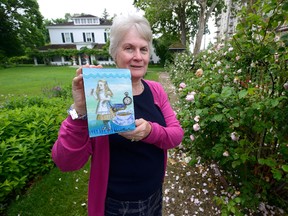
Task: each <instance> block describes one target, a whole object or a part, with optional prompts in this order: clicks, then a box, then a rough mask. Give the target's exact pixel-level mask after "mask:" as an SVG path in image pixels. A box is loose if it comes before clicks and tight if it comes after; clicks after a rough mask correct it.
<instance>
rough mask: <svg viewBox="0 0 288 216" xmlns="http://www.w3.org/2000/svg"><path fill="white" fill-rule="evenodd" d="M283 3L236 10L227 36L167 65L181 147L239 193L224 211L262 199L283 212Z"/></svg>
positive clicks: (286, 141) (287, 173) (286, 179)
mask: <svg viewBox="0 0 288 216" xmlns="http://www.w3.org/2000/svg"><path fill="white" fill-rule="evenodd" d="M287 6H288V5H287V3H286V4H284V3H281V4H280V3H279V2H276V1H272V2H270V3H269V4H268V1H265V2H263V1H258V2H257V3H255V4H254V5H253V8H252V9H253V12H254V13H248V12H247V10H246V9H243V11H241V14H242V16H241V17H240V19H243V22H242V23H240V24H239V25H238V27H237V34H236V35H234V37H233V39H232V40H231V41H229V42H228V43H227V44H219V45H218V46H217V47H214V48H212V49H210V50H208V51H205V52H202V53H201V54H200V55H199V56H197V57H196V58H194V57H193V56H191V55H188V54H182V55H178V56H177V58H176V59H175V62H174V65H171V66H170V68H169V71H170V74H171V77H172V80H173V82H174V84H175V85H176V86H179V94H180V97H181V100H180V106H179V107H181V110H180V112H179V113H178V116H179V119H180V121H181V123H182V126H183V127H184V129H185V131H186V135H185V139H184V142H183V144H184V146H185V147H186V149H187V150H188V151H189V152H196V153H197V154H198V155H200V156H201V157H202V158H203V159H206V160H208V161H212V162H213V163H217V164H219V166H220V167H221V168H222V169H223V170H224V176H225V177H226V179H227V180H228V181H229V182H230V183H231V185H233V186H234V187H232V188H231V192H232V193H233V194H235V192H237V196H236V198H235V197H234V201H233V200H232V201H231V202H233V205H232V204H231V203H230V204H231V205H230V207H229V210H227V209H226V210H227V212H232V213H235V212H238V213H237V214H241V213H240V211H238V210H237V211H236V209H235V208H236V207H237V206H238V207H239V205H241V206H242V207H243V208H241V209H245V207H248V208H256V207H258V205H259V203H260V202H270V203H272V204H276V205H278V206H280V207H282V208H284V209H285V210H286V211H287V210H288V209H287V206H288V205H287V204H288V196H287V194H288V164H287V161H288V148H287V147H288V135H287V131H288V125H287V119H288V74H287V57H288V54H287V50H286V48H285V47H287V45H288V34H283V35H280V33H277V32H276V30H275V29H276V28H278V25H279V23H280V24H281V23H283V22H284V21H285V17H287ZM218 201H219V199H218ZM218 203H219V204H222V205H223V206H222V207H223V208H227V206H229V205H227V203H226V202H220V201H219V202H218ZM232 207H233V208H232ZM232 209H233V210H232ZM242 213H243V212H242Z"/></svg>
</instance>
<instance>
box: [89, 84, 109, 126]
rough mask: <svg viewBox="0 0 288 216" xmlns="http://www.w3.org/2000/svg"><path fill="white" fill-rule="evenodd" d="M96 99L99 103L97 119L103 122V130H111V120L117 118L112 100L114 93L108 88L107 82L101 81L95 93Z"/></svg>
mask: <svg viewBox="0 0 288 216" xmlns="http://www.w3.org/2000/svg"><path fill="white" fill-rule="evenodd" d="M92 94H93V96H94V98H95V99H96V100H97V101H98V104H97V107H96V119H97V120H100V121H103V125H104V126H103V130H110V129H111V125H110V120H111V119H113V118H114V117H115V113H114V112H113V111H112V107H111V103H110V101H111V98H112V97H113V92H112V91H111V89H110V88H109V86H108V83H107V81H106V80H99V81H98V83H97V86H96V91H95V93H93V92H92Z"/></svg>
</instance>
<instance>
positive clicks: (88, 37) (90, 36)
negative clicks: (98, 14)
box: [83, 32, 95, 42]
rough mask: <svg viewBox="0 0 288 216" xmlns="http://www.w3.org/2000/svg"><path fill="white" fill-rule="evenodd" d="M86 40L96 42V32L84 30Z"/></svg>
mask: <svg viewBox="0 0 288 216" xmlns="http://www.w3.org/2000/svg"><path fill="white" fill-rule="evenodd" d="M83 41H84V42H95V36H94V32H83Z"/></svg>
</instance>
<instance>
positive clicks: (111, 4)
mask: <svg viewBox="0 0 288 216" xmlns="http://www.w3.org/2000/svg"><path fill="white" fill-rule="evenodd" d="M133 1H134V0H37V2H38V4H39V9H40V12H41V14H42V16H44V18H45V19H57V18H65V14H66V13H70V14H75V13H85V14H91V15H94V16H98V17H102V15H103V12H104V9H105V8H106V10H107V12H108V14H109V16H110V17H113V16H114V15H115V14H117V15H118V14H121V13H124V14H126V13H139V12H138V11H137V9H136V8H135V7H134V6H133ZM140 13H141V12H140ZM142 14H143V13H142ZM209 29H210V31H211V33H212V34H210V35H207V36H206V38H205V39H204V37H203V41H204V40H205V42H206V46H207V44H208V43H209V42H210V41H211V42H213V41H214V39H213V37H214V34H213V33H214V32H215V30H216V29H215V27H214V23H213V22H211V21H210V22H209ZM203 41H202V46H201V47H202V48H203V46H204V42H203Z"/></svg>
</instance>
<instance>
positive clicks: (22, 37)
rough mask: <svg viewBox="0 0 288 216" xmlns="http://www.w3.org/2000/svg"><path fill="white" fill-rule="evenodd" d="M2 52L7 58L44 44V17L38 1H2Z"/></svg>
mask: <svg viewBox="0 0 288 216" xmlns="http://www.w3.org/2000/svg"><path fill="white" fill-rule="evenodd" d="M0 21H1V27H0V52H1V53H2V54H3V55H4V56H7V57H11V56H16V55H23V54H24V53H25V51H27V50H29V49H30V50H31V49H35V48H36V47H38V46H41V45H43V44H44V36H43V30H44V25H43V17H42V15H41V13H40V12H39V5H38V3H37V1H36V0H21V1H20V0H15V1H8V0H2V2H1V4H0Z"/></svg>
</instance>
